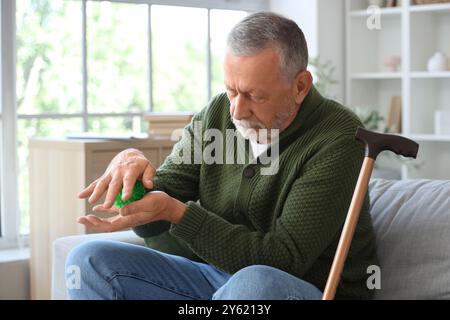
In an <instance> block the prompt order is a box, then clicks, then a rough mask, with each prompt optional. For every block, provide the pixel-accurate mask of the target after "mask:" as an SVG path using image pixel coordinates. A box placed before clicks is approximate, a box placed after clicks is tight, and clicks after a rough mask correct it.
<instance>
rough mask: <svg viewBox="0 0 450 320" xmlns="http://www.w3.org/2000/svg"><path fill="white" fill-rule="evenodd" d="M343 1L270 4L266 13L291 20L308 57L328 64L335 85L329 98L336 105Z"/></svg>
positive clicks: (341, 72)
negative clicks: (304, 43)
mask: <svg viewBox="0 0 450 320" xmlns="http://www.w3.org/2000/svg"><path fill="white" fill-rule="evenodd" d="M344 4H345V1H344V0H271V1H270V10H271V11H273V12H276V13H279V14H282V15H284V16H286V17H288V18H290V19H292V20H294V21H295V22H296V23H297V24H298V25H299V27H300V28H301V29H302V30H303V33H304V34H305V37H306V41H307V42H308V49H309V53H310V56H311V57H315V56H320V59H321V61H323V62H325V61H328V60H330V61H331V62H332V63H333V65H334V66H335V67H336V71H335V73H334V78H335V79H336V80H337V81H339V83H338V84H337V85H335V86H334V88H333V91H332V92H331V95H332V96H333V97H334V98H335V99H336V100H338V101H339V102H343V101H344V93H345V16H344V14H345V13H344V11H345V10H344Z"/></svg>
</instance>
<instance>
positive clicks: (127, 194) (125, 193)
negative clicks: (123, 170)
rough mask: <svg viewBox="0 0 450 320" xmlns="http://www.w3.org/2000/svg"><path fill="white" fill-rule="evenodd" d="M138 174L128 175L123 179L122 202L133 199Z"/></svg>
mask: <svg viewBox="0 0 450 320" xmlns="http://www.w3.org/2000/svg"><path fill="white" fill-rule="evenodd" d="M136 179H137V175H136V174H127V175H126V176H124V177H123V189H122V200H123V201H126V200H128V199H129V198H131V196H132V194H133V188H134V184H135V183H136Z"/></svg>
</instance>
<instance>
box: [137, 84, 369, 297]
mask: <svg viewBox="0 0 450 320" xmlns="http://www.w3.org/2000/svg"><path fill="white" fill-rule="evenodd" d="M193 121H202V126H203V131H204V130H205V129H208V128H216V129H218V130H220V131H221V132H225V130H226V129H234V128H235V127H234V125H233V123H232V121H231V118H230V114H229V100H228V98H227V96H226V95H225V94H221V95H218V96H216V97H215V98H214V99H213V100H212V101H211V102H210V103H209V105H208V106H207V107H206V108H204V109H203V110H202V111H201V112H199V113H198V114H196V116H195V117H194V119H193ZM358 126H361V122H360V121H359V119H358V118H357V117H356V116H355V115H354V114H353V113H351V112H350V111H349V110H348V109H346V108H344V107H343V106H341V105H339V104H338V103H337V102H334V101H332V100H329V99H325V98H324V97H322V96H321V95H320V94H319V92H318V91H317V90H316V89H315V88H312V89H311V91H310V92H309V94H308V95H307V97H306V99H305V100H304V102H303V103H302V105H301V107H300V111H299V112H298V114H297V116H296V118H295V119H294V121H293V122H292V123H291V125H290V126H289V127H288V128H287V129H286V130H285V131H283V132H282V133H281V134H280V137H279V170H278V173H277V174H275V175H262V174H260V173H261V172H260V169H261V168H263V167H264V165H263V164H261V163H255V162H252V163H250V162H249V161H247V163H245V164H205V163H198V164H195V162H194V161H192V163H193V164H179V161H175V155H176V154H178V155H180V154H181V152H182V151H181V150H183V148H186V144H188V147H189V148H191V149H190V150H193V148H194V146H193V145H194V143H192V139H187V137H188V136H185V137H184V138H183V139H181V140H180V141H179V142H178V143H177V144H176V145H175V147H174V149H173V151H172V153H171V155H169V156H168V158H167V159H166V160H165V162H164V163H163V165H162V166H161V167H160V168H159V169H158V170H157V174H156V178H155V189H158V190H163V191H165V192H167V193H168V194H169V195H171V196H173V197H175V198H177V199H179V200H181V201H183V202H186V204H187V206H188V207H187V211H186V213H185V215H184V217H183V218H182V220H181V222H180V223H179V224H177V225H175V224H173V225H170V224H169V223H168V222H165V221H164V222H163V221H160V222H154V223H150V224H147V225H143V226H139V227H137V228H134V231H135V232H136V233H137V234H138V235H139V236H141V237H144V238H145V240H146V243H147V245H148V246H149V247H152V248H154V249H157V250H160V251H163V252H167V253H171V254H177V255H181V256H185V257H188V258H190V259H193V260H197V261H204V262H207V263H210V264H212V265H214V266H216V267H217V268H219V269H221V270H223V271H226V272H229V273H234V272H236V271H238V270H240V269H242V268H244V267H246V266H249V265H256V264H262V265H269V266H272V267H276V268H279V269H282V270H284V271H286V272H288V273H290V274H292V275H294V276H297V277H299V278H302V279H303V280H305V281H308V282H311V283H313V284H314V285H315V286H317V287H318V288H319V289H321V290H323V289H324V287H325V283H326V279H327V276H328V273H329V271H330V267H331V263H332V260H333V257H334V253H335V250H336V247H337V243H338V240H339V236H340V232H341V230H342V226H343V223H344V220H345V216H346V213H347V210H348V208H349V205H350V201H351V198H352V194H353V191H354V188H355V185H356V181H357V178H358V174H359V171H360V168H361V164H362V160H363V157H364V148H363V146H362V145H361V144H359V143H358V142H357V141H355V138H354V135H355V132H356V128H357V127H358ZM193 127H194V126H193V122H191V124H190V125H188V126H187V130H188V132H189V134H190V135H192V134H193V130H194V129H193ZM225 140H226V139H224V143H225ZM209 142H210V141H200V143H201V144H200V145H201V147H202V149H203V150H204V149H205V147H206V146H207V145H208V143H209ZM248 144H249V143H248V141H246V150H247V152H251V151H249V146H248ZM235 148H237V147H236V146H235ZM184 150H186V149H184ZM236 154H237V153H236ZM247 160H248V159H247ZM374 264H375V265H376V264H377V257H376V250H375V237H374V232H373V228H372V222H371V218H370V215H369V197H368V196H366V199H365V202H364V205H363V208H362V211H361V216H360V219H359V222H358V225H357V228H356V231H355V236H354V239H353V242H352V245H351V248H350V250H349V254H348V258H347V260H346V264H345V267H344V271H343V274H342V277H341V282H340V285H339V287H338V291H337V295H336V298H351V299H352V298H369V297H370V296H371V291H370V290H368V289H367V286H366V280H367V278H368V276H369V274H367V267H368V266H370V265H374Z"/></svg>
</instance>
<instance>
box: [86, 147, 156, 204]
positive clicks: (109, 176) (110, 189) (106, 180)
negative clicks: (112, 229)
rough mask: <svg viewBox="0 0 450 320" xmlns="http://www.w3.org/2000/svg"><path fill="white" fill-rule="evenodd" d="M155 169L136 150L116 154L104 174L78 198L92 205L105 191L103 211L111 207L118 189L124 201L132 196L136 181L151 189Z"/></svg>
mask: <svg viewBox="0 0 450 320" xmlns="http://www.w3.org/2000/svg"><path fill="white" fill-rule="evenodd" d="M155 173H156V169H155V167H154V166H153V165H152V163H151V162H150V161H149V160H148V159H147V158H146V157H145V156H144V154H143V153H142V152H141V151H139V150H137V149H127V150H124V151H122V152H120V153H119V154H117V155H116V156H115V157H114V159H112V160H111V163H110V164H109V165H108V168H107V169H106V171H105V173H104V174H103V175H102V176H101V177H100V178H98V179H97V180H95V181H94V182H92V183H91V184H90V185H89V186H88V187H87V188H85V189H84V190H83V191H81V192H80V193H79V194H78V197H79V198H81V199H85V198H87V197H89V200H88V201H89V202H90V203H94V202H96V201H97V200H98V199H100V198H101V197H102V195H103V194H104V193H105V192H106V191H107V194H106V198H105V202H104V203H103V209H104V210H107V209H110V208H111V207H112V205H113V204H114V201H115V200H116V197H117V195H118V194H119V191H120V189H121V188H122V186H123V189H122V199H123V200H124V201H125V200H127V199H129V198H130V197H131V195H132V191H133V187H134V184H135V182H136V180H137V179H141V180H142V184H143V185H144V187H145V188H147V189H151V188H153V178H154V176H155Z"/></svg>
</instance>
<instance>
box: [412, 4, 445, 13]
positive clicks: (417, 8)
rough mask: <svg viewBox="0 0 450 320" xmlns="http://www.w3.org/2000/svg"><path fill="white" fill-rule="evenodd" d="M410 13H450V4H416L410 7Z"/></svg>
mask: <svg viewBox="0 0 450 320" xmlns="http://www.w3.org/2000/svg"><path fill="white" fill-rule="evenodd" d="M410 11H411V13H419V12H436V13H450V3H435V4H416V5H413V6H411V7H410Z"/></svg>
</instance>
